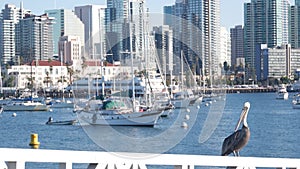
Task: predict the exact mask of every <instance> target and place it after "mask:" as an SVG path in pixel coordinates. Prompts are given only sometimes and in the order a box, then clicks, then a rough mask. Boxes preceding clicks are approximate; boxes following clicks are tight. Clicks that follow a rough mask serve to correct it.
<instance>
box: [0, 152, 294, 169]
mask: <svg viewBox="0 0 300 169" xmlns="http://www.w3.org/2000/svg"><path fill="white" fill-rule="evenodd" d="M26 163H58V164H59V165H58V166H59V169H72V166H73V165H75V164H77V163H80V164H82V163H83V164H87V166H88V167H87V168H88V169H147V166H148V167H149V166H174V169H194V168H195V167H196V166H206V167H207V168H209V167H212V166H215V167H216V166H218V167H224V168H225V166H240V167H237V168H247V169H248V168H251V169H252V168H256V167H268V168H285V169H286V168H289V169H292V168H293V169H294V168H297V169H300V159H290V158H260V157H227V156H226V157H224V156H204V155H184V154H143V153H116V152H94V151H70V150H45V149H15V148H0V169H3V168H7V169H25V164H26ZM1 164H2V165H1Z"/></svg>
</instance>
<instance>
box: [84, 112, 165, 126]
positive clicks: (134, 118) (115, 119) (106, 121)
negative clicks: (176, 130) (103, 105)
mask: <svg viewBox="0 0 300 169" xmlns="http://www.w3.org/2000/svg"><path fill="white" fill-rule="evenodd" d="M160 114H161V111H146V112H134V113H125V114H108V115H103V114H101V113H90V112H85V111H82V112H80V113H79V114H78V118H79V122H83V123H88V124H92V125H110V126H154V125H155V124H156V122H157V120H158V118H159V117H160Z"/></svg>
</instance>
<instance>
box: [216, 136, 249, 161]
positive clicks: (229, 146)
mask: <svg viewBox="0 0 300 169" xmlns="http://www.w3.org/2000/svg"><path fill="white" fill-rule="evenodd" d="M245 135H246V133H245V132H243V131H242V130H237V131H236V132H234V133H233V134H231V135H230V136H228V137H227V138H225V139H224V142H223V145H222V154H221V155H222V156H227V155H229V154H230V153H232V152H233V151H236V150H239V149H240V148H241V143H242V140H243V138H244V137H245Z"/></svg>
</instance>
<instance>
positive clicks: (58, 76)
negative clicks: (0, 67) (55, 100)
mask: <svg viewBox="0 0 300 169" xmlns="http://www.w3.org/2000/svg"><path fill="white" fill-rule="evenodd" d="M7 73H8V74H9V75H10V76H13V77H14V78H13V79H14V81H15V87H16V88H17V89H25V88H29V86H30V84H31V81H30V79H34V80H33V88H35V89H46V88H62V87H66V86H68V84H69V83H70V79H69V74H68V69H67V66H66V65H65V64H63V63H61V62H59V61H55V60H52V61H49V60H34V61H31V62H29V63H26V64H22V65H13V66H11V68H9V69H8V70H7ZM62 79H63V80H62ZM62 82H63V83H62Z"/></svg>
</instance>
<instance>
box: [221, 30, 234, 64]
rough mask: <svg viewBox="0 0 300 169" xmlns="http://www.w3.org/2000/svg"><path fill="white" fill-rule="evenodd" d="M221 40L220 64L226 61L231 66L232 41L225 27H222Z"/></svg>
mask: <svg viewBox="0 0 300 169" xmlns="http://www.w3.org/2000/svg"><path fill="white" fill-rule="evenodd" d="M220 35H221V39H220V44H221V45H220V51H221V52H220V61H219V62H220V64H222V65H223V63H224V62H225V61H226V62H227V64H228V65H231V40H230V33H229V32H228V31H227V29H226V28H225V27H221V33H220Z"/></svg>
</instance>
